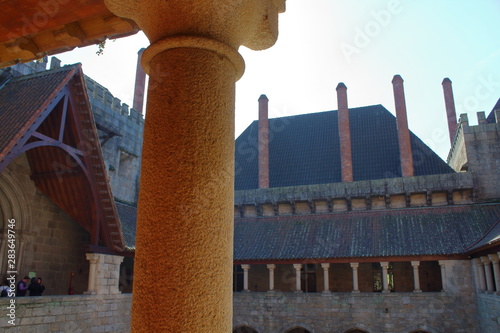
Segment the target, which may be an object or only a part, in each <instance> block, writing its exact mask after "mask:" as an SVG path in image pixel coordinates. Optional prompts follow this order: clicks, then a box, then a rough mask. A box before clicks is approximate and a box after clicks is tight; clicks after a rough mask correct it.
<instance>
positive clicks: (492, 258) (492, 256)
mask: <svg viewBox="0 0 500 333" xmlns="http://www.w3.org/2000/svg"><path fill="white" fill-rule="evenodd" d="M488 259H490V261H491V262H492V263H494V264H498V262H499V259H500V258H499V257H498V254H488Z"/></svg>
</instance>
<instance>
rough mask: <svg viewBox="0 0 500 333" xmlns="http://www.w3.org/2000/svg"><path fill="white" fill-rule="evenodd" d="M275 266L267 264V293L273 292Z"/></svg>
mask: <svg viewBox="0 0 500 333" xmlns="http://www.w3.org/2000/svg"><path fill="white" fill-rule="evenodd" d="M275 268H276V265H274V264H268V265H267V269H268V270H269V291H274V269H275Z"/></svg>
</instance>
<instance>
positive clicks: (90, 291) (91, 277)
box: [85, 253, 99, 295]
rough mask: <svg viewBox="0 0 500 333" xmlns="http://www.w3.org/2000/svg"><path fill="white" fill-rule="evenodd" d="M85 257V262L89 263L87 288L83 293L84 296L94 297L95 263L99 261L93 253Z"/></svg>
mask: <svg viewBox="0 0 500 333" xmlns="http://www.w3.org/2000/svg"><path fill="white" fill-rule="evenodd" d="M85 257H86V258H87V260H88V261H89V263H90V267H89V284H88V288H87V291H86V292H85V294H90V295H94V294H96V290H95V289H96V283H95V282H96V281H95V278H96V268H97V261H99V256H98V255H97V254H95V253H86V254H85Z"/></svg>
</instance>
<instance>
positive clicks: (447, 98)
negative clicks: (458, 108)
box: [442, 77, 457, 145]
mask: <svg viewBox="0 0 500 333" xmlns="http://www.w3.org/2000/svg"><path fill="white" fill-rule="evenodd" d="M442 85H443V93H444V104H445V106H446V118H447V119H448V132H449V133H450V143H451V144H452V145H453V137H454V136H455V132H456V130H457V114H456V112H455V99H454V98H453V88H452V87H451V80H450V79H449V78H447V77H446V78H444V80H443V83H442Z"/></svg>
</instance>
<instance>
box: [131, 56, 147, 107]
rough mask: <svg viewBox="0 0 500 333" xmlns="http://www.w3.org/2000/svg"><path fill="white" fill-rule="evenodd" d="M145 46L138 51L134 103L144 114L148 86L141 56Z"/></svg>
mask: <svg viewBox="0 0 500 333" xmlns="http://www.w3.org/2000/svg"><path fill="white" fill-rule="evenodd" d="M144 50H145V48H142V49H140V50H139V52H138V53H137V69H136V71H135V87H134V103H133V108H134V109H135V110H136V111H137V112H139V113H141V114H142V109H143V106H144V90H145V87H146V73H145V72H144V70H143V69H142V65H141V58H142V53H143V52H144Z"/></svg>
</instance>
